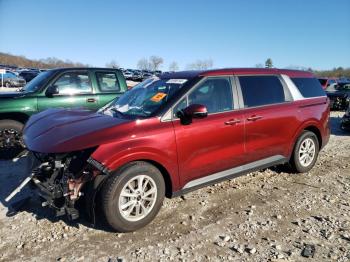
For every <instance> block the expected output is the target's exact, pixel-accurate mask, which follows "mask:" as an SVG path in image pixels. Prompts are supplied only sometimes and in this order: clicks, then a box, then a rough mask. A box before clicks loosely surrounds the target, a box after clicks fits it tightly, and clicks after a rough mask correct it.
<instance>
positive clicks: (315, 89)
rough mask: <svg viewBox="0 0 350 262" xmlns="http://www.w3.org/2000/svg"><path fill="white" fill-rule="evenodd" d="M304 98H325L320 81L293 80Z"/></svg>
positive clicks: (307, 79)
mask: <svg viewBox="0 0 350 262" xmlns="http://www.w3.org/2000/svg"><path fill="white" fill-rule="evenodd" d="M292 81H293V83H294V84H295V85H296V87H297V88H298V89H299V91H300V93H301V94H302V96H303V97H317V96H325V95H326V93H325V92H324V91H323V89H322V86H321V84H320V82H319V81H317V79H315V78H292Z"/></svg>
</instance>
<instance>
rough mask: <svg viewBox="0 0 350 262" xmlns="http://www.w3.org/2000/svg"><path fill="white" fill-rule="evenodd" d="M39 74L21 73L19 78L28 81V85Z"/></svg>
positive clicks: (33, 72)
mask: <svg viewBox="0 0 350 262" xmlns="http://www.w3.org/2000/svg"><path fill="white" fill-rule="evenodd" d="M38 74H39V72H38V71H22V72H21V73H19V76H20V77H22V78H24V80H26V82H27V83H28V82H30V81H31V80H32V79H33V78H34V77H36V76H37V75H38Z"/></svg>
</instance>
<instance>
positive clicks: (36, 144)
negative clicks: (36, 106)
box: [23, 109, 131, 153]
mask: <svg viewBox="0 0 350 262" xmlns="http://www.w3.org/2000/svg"><path fill="white" fill-rule="evenodd" d="M130 122H131V120H125V119H119V118H114V117H111V116H106V115H102V114H98V113H93V112H91V111H88V110H68V109H48V110H45V111H43V112H41V113H39V114H36V115H34V116H32V117H31V118H30V119H29V121H28V122H27V124H26V126H25V128H24V131H23V137H24V143H25V144H26V146H27V148H28V149H29V150H31V151H35V152H40V153H65V152H72V151H77V150H82V149H86V148H90V147H94V146H98V145H100V144H103V143H105V142H106V141H109V140H111V139H112V138H113V132H114V136H115V130H114V129H115V128H113V127H116V126H118V127H119V126H122V125H125V124H127V123H130ZM112 128H113V130H114V131H113V132H111V131H110V129H112Z"/></svg>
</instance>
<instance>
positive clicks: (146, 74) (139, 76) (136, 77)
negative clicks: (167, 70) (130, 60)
mask: <svg viewBox="0 0 350 262" xmlns="http://www.w3.org/2000/svg"><path fill="white" fill-rule="evenodd" d="M120 70H121V71H122V72H123V75H124V77H125V79H126V80H132V81H137V82H142V81H144V80H146V79H147V78H150V77H152V76H157V75H159V74H161V73H162V72H161V71H149V70H137V69H124V68H120Z"/></svg>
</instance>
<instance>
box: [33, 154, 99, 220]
mask: <svg viewBox="0 0 350 262" xmlns="http://www.w3.org/2000/svg"><path fill="white" fill-rule="evenodd" d="M94 150H95V148H90V149H86V150H82V151H77V152H71V153H65V154H41V153H35V152H33V154H34V156H35V157H36V159H37V160H38V165H37V166H36V167H35V168H34V169H33V170H32V174H31V179H30V180H31V181H30V186H31V187H32V189H34V190H35V191H36V192H37V193H38V195H39V196H40V197H41V198H42V199H43V202H42V205H43V206H48V207H51V208H54V209H55V210H56V215H57V216H62V215H67V216H68V218H69V219H70V220H74V219H77V218H78V217H79V211H78V209H76V202H77V201H78V200H79V199H80V198H81V197H82V196H84V187H85V185H86V184H87V183H88V182H90V181H93V179H94V178H95V177H96V176H98V175H100V174H101V171H99V170H98V169H97V168H96V167H95V166H94V165H93V164H91V163H89V162H88V160H89V157H90V155H91V154H92V152H93V151H94ZM90 162H91V161H90ZM95 162H96V161H95V160H94V163H95Z"/></svg>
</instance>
